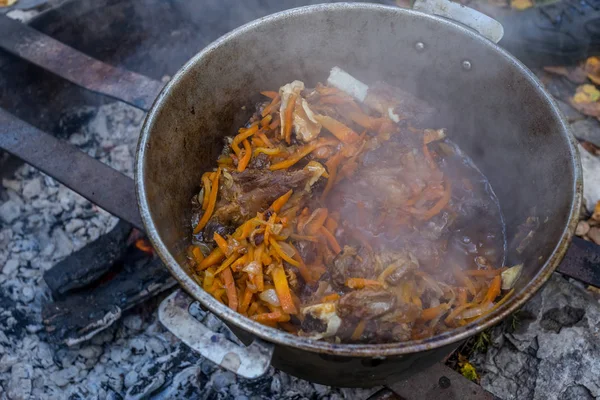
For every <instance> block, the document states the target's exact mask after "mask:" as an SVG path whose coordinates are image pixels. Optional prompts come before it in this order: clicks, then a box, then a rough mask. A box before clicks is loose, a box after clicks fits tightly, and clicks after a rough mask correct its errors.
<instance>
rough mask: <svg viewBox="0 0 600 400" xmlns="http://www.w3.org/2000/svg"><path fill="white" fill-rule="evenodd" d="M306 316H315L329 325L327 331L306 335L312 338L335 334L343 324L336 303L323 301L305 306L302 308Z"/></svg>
mask: <svg viewBox="0 0 600 400" xmlns="http://www.w3.org/2000/svg"><path fill="white" fill-rule="evenodd" d="M302 314H304V316H307V315H310V316H312V317H313V318H316V319H319V320H321V321H322V322H323V323H325V324H326V325H327V329H326V330H325V332H318V333H314V334H310V333H309V332H307V333H309V334H308V335H306V336H307V337H309V338H311V339H316V340H318V339H323V338H326V337H331V336H333V335H335V334H336V333H337V331H338V329H339V328H340V325H341V324H342V320H341V318H340V317H338V315H337V313H336V306H335V303H321V304H315V305H313V306H308V307H304V308H303V309H302Z"/></svg>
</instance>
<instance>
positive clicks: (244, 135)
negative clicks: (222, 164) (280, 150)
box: [231, 125, 258, 157]
mask: <svg viewBox="0 0 600 400" xmlns="http://www.w3.org/2000/svg"><path fill="white" fill-rule="evenodd" d="M256 132H258V125H252V126H251V127H250V128H242V129H240V130H239V133H238V135H237V136H236V137H234V138H233V141H232V142H231V149H232V150H233V152H234V153H235V155H236V156H238V157H239V156H240V153H241V151H242V149H240V146H239V144H240V143H242V142H243V141H244V140H246V139H248V138H249V137H250V136H252V135H254V134H255V133H256Z"/></svg>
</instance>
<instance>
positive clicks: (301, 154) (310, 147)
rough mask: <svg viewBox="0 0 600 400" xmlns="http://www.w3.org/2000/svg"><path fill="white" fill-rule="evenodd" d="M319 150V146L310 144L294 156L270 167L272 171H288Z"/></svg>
mask: <svg viewBox="0 0 600 400" xmlns="http://www.w3.org/2000/svg"><path fill="white" fill-rule="evenodd" d="M316 148H317V144H316V143H314V142H311V143H308V144H306V145H304V146H302V147H301V148H299V149H298V150H297V151H296V152H295V153H294V154H292V155H291V156H290V157H289V158H288V159H287V160H285V161H281V162H278V163H277V164H273V165H271V166H270V167H269V169H270V170H271V171H277V170H279V169H286V168H289V167H291V166H292V165H294V164H296V163H297V162H298V161H300V160H302V159H303V158H304V157H306V156H307V155H309V154H310V153H312V152H313V151H314V150H315V149H316Z"/></svg>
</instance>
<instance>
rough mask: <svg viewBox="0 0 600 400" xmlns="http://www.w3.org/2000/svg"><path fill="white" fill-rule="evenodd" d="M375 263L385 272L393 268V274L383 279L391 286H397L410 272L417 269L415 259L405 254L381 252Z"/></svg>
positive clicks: (417, 264) (417, 265) (417, 262)
mask: <svg viewBox="0 0 600 400" xmlns="http://www.w3.org/2000/svg"><path fill="white" fill-rule="evenodd" d="M377 261H378V263H379V264H380V265H381V266H382V268H385V269H386V270H387V268H393V272H391V273H390V274H388V275H387V276H386V278H385V281H386V282H387V283H389V284H390V285H392V286H395V285H399V284H400V283H401V282H402V279H403V278H404V277H405V276H406V275H407V274H408V273H409V272H410V271H414V270H415V269H417V268H419V261H418V260H417V258H416V257H415V256H414V255H412V254H411V253H407V252H397V251H382V252H381V253H380V254H378V255H377ZM390 266H391V267H390Z"/></svg>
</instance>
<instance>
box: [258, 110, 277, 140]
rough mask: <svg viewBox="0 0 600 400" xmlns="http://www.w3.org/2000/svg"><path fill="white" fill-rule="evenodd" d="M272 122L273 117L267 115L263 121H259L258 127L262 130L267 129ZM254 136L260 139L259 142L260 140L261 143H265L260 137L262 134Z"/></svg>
mask: <svg viewBox="0 0 600 400" xmlns="http://www.w3.org/2000/svg"><path fill="white" fill-rule="evenodd" d="M272 120H273V116H272V115H271V114H269V115H267V116H266V117H264V118H263V119H261V120H260V126H261V128H263V129H264V128H267V127H268V126H269V125H270V124H271V121H272ZM256 135H257V136H259V137H260V140H262V141H263V143H265V141H264V139H263V137H262V136H264V133H262V132H259V133H257V134H256Z"/></svg>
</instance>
